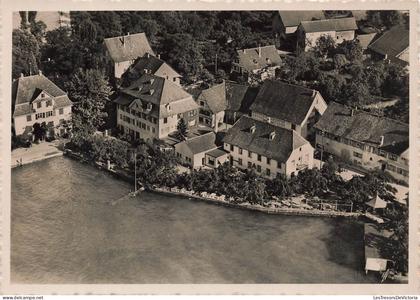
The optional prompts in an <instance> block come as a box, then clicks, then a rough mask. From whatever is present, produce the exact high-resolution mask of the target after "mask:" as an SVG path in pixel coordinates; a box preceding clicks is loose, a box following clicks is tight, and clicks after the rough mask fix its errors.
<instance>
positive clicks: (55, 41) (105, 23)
mask: <svg viewBox="0 0 420 300" xmlns="http://www.w3.org/2000/svg"><path fill="white" fill-rule="evenodd" d="M271 14H272V13H271V12H265V11H261V12H260V11H253V12H245V11H243V12H242V11H232V12H225V11H222V12H205V11H178V12H158V11H154V12H144V11H142V12H139V11H116V12H115V11H108V12H101V11H92V12H71V13H70V18H71V28H68V27H60V28H58V29H55V30H52V31H48V32H45V24H43V23H42V22H40V21H38V22H36V21H35V17H36V12H31V18H29V19H28V20H29V25H28V24H27V23H26V22H23V23H22V26H21V29H17V30H14V32H13V46H14V54H13V58H14V63H13V66H14V69H13V77H14V78H17V77H18V76H19V75H20V73H24V74H26V75H28V74H30V73H36V72H37V70H38V69H42V70H43V71H44V73H45V74H46V75H47V76H48V77H51V78H54V79H55V81H56V82H58V84H59V85H61V86H62V87H63V86H64V82H66V81H67V80H68V79H69V77H71V75H72V74H73V73H74V72H75V71H77V70H78V69H79V68H82V69H98V70H101V71H103V72H104V73H105V75H108V73H107V72H108V71H109V68H108V66H109V58H108V57H107V55H106V53H105V49H104V45H103V41H104V38H107V37H114V36H119V35H125V34H127V33H128V32H131V33H136V32H145V33H146V35H147V36H148V39H149V41H150V42H151V44H152V47H153V49H154V50H155V52H156V53H159V54H161V57H162V58H163V59H164V60H166V61H167V62H168V63H169V64H171V65H172V66H173V67H174V68H175V69H176V70H177V71H178V72H180V73H181V74H182V75H184V76H185V77H186V78H207V77H211V76H212V75H211V74H210V73H209V72H208V69H211V70H212V71H214V65H215V63H216V61H215V60H216V55H217V59H218V62H217V64H218V66H219V69H220V68H222V69H223V68H228V67H229V66H230V62H231V61H232V59H233V56H234V55H235V50H236V49H240V48H243V47H250V46H257V45H258V44H263V45H264V44H267V43H270V44H272V43H273V42H274V40H273V39H272V35H271ZM44 40H45V42H43V41H44ZM218 74H222V75H223V71H222V73H219V72H218Z"/></svg>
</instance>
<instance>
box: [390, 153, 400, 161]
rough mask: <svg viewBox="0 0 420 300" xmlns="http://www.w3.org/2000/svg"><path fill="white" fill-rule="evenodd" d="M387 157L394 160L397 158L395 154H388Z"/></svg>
mask: <svg viewBox="0 0 420 300" xmlns="http://www.w3.org/2000/svg"><path fill="white" fill-rule="evenodd" d="M389 159H391V160H395V161H396V160H397V159H398V156H396V155H395V154H389Z"/></svg>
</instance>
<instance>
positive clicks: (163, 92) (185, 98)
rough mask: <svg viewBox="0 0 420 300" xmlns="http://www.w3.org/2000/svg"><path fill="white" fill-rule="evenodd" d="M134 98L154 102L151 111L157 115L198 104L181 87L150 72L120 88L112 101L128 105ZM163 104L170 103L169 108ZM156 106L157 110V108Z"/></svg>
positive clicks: (161, 115)
mask: <svg viewBox="0 0 420 300" xmlns="http://www.w3.org/2000/svg"><path fill="white" fill-rule="evenodd" d="M134 99H140V100H141V101H142V102H143V103H152V104H154V105H153V108H152V112H151V113H152V114H154V115H158V116H159V117H167V116H170V115H174V114H178V113H183V112H186V111H190V110H193V109H198V105H197V104H196V103H195V101H194V100H193V98H192V96H191V95H190V94H188V93H187V92H186V91H185V90H184V89H183V88H182V87H180V86H179V85H177V84H176V83H173V82H172V81H170V80H167V79H165V78H162V77H159V76H155V75H151V74H145V75H143V76H142V77H140V78H139V79H138V80H136V81H134V82H133V83H132V84H131V85H130V86H129V87H127V88H124V89H122V90H121V91H120V95H119V96H118V98H117V99H115V100H114V102H115V103H117V104H121V105H128V104H130V103H131V102H132V101H133V100H134ZM165 104H171V109H170V110H167V109H165V107H164V105H165ZM161 106H162V107H161ZM158 108H159V110H157V109H158ZM155 109H156V111H155Z"/></svg>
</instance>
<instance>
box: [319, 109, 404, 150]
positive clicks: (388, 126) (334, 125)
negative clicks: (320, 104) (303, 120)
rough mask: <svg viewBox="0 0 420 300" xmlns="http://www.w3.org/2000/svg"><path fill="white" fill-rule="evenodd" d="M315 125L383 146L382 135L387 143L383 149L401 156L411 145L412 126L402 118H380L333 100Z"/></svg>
mask: <svg viewBox="0 0 420 300" xmlns="http://www.w3.org/2000/svg"><path fill="white" fill-rule="evenodd" d="M314 127H315V128H317V129H319V130H322V131H324V132H328V133H330V134H333V135H335V136H339V137H342V138H346V139H349V140H353V141H357V142H361V143H365V144H368V145H371V146H374V147H379V144H380V139H381V136H383V137H384V143H383V145H382V146H381V147H379V148H380V149H382V150H384V151H387V152H389V153H394V154H397V155H400V154H401V153H403V152H404V151H405V150H407V149H408V146H409V126H408V124H405V123H401V122H399V121H396V120H393V119H389V118H384V117H379V116H376V115H373V114H370V113H368V112H365V111H361V110H357V111H353V116H352V115H351V108H350V107H347V106H344V105H342V104H338V103H335V102H332V103H330V104H329V105H328V108H327V110H326V111H325V112H324V114H323V115H322V117H321V119H320V120H319V121H318V123H316V124H315V126H314Z"/></svg>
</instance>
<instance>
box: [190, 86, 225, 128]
mask: <svg viewBox="0 0 420 300" xmlns="http://www.w3.org/2000/svg"><path fill="white" fill-rule="evenodd" d="M192 94H193V96H194V99H195V101H196V102H197V104H198V105H199V106H200V110H199V117H198V122H199V123H200V124H202V125H204V126H207V127H210V128H212V129H213V130H214V131H216V132H217V131H218V130H219V127H220V126H221V124H222V123H223V120H224V116H225V110H226V107H227V102H226V84H225V82H224V81H223V82H222V83H218V84H215V85H213V86H211V87H209V88H206V89H201V88H197V89H194V91H192Z"/></svg>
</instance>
